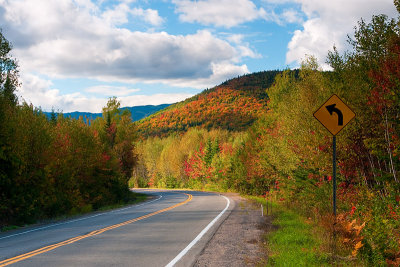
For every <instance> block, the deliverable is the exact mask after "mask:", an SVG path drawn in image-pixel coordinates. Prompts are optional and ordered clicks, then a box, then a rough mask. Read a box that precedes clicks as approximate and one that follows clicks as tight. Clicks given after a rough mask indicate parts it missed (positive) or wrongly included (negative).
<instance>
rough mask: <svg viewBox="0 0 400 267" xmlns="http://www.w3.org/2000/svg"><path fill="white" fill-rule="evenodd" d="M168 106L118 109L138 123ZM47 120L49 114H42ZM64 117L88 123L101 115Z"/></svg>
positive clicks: (67, 114)
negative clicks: (80, 119) (129, 114)
mask: <svg viewBox="0 0 400 267" xmlns="http://www.w3.org/2000/svg"><path fill="white" fill-rule="evenodd" d="M168 106H170V104H161V105H156V106H153V105H146V106H135V107H123V108H120V110H121V111H122V110H126V109H127V110H129V111H130V112H131V114H132V121H138V120H141V119H143V118H145V117H147V116H150V115H151V114H153V113H155V112H157V111H159V110H162V109H164V108H166V107H168ZM44 113H45V114H46V116H47V117H48V118H50V117H51V112H44ZM63 115H64V117H70V118H73V119H79V117H82V118H83V119H84V121H85V122H86V121H90V120H95V119H96V118H98V117H101V116H102V113H90V112H79V111H75V112H69V113H63Z"/></svg>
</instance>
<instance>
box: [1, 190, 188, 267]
mask: <svg viewBox="0 0 400 267" xmlns="http://www.w3.org/2000/svg"><path fill="white" fill-rule="evenodd" d="M184 194H185V195H187V196H188V198H187V199H186V200H185V201H183V202H180V203H178V204H175V205H173V206H171V207H168V208H165V209H162V210H158V211H155V212H152V213H149V214H147V215H144V216H141V217H138V218H135V219H132V220H129V221H125V222H122V223H118V224H114V225H111V226H108V227H105V228H102V229H99V230H95V231H92V232H90V233H88V234H86V235H81V236H77V237H73V238H70V239H68V240H65V241H62V242H59V243H56V244H53V245H50V246H46V247H42V248H39V249H36V250H33V251H31V252H28V253H25V254H21V255H19V256H16V257H13V258H9V259H6V260H3V261H0V267H2V266H7V265H10V264H13V263H16V262H19V261H22V260H26V259H29V258H31V257H33V256H36V255H39V254H42V253H45V252H47V251H51V250H53V249H56V248H59V247H62V246H66V245H69V244H72V243H75V242H77V241H79V240H82V239H85V238H87V237H91V236H95V235H99V234H102V233H104V232H106V231H109V230H112V229H115V228H118V227H121V226H124V225H127V224H130V223H133V222H137V221H140V220H143V219H146V218H149V217H151V216H154V215H156V214H159V213H162V212H165V211H168V210H172V209H174V208H176V207H179V206H181V205H183V204H186V203H188V202H189V201H191V200H192V198H193V196H192V195H191V194H186V193H184Z"/></svg>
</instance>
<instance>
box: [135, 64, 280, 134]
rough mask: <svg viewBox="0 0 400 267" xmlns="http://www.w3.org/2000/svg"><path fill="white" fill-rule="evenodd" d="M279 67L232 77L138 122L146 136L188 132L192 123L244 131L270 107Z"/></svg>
mask: <svg viewBox="0 0 400 267" xmlns="http://www.w3.org/2000/svg"><path fill="white" fill-rule="evenodd" d="M279 73H280V72H279V71H263V72H258V73H253V74H248V75H244V76H242V77H238V78H235V79H231V80H229V81H226V82H224V83H222V84H221V85H219V86H216V87H214V88H212V89H207V90H205V91H203V92H202V93H201V94H198V95H196V96H194V97H192V98H189V99H187V100H185V101H183V102H180V103H177V104H174V105H172V106H170V107H168V108H167V109H166V110H163V111H161V112H158V113H156V114H154V115H152V116H150V117H149V118H146V119H143V120H141V121H139V122H138V123H137V127H138V132H139V134H140V135H141V136H142V137H149V136H163V137H165V136H168V135H170V134H171V133H184V132H186V131H187V130H188V129H190V128H192V127H200V128H204V129H208V130H210V129H226V130H229V131H244V130H246V129H247V128H249V127H250V126H251V125H252V124H253V123H254V122H255V121H256V120H257V119H258V118H259V117H260V116H261V114H263V113H265V112H266V110H267V100H268V95H267V93H266V91H265V89H266V88H268V87H269V86H270V85H271V84H272V83H273V81H274V79H275V76H276V75H277V74H279Z"/></svg>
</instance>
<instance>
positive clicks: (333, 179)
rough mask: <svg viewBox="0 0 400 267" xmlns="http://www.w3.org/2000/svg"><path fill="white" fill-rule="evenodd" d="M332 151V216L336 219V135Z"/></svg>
mask: <svg viewBox="0 0 400 267" xmlns="http://www.w3.org/2000/svg"><path fill="white" fill-rule="evenodd" d="M332 150H333V156H332V161H333V162H332V166H333V167H332V183H333V215H335V218H336V135H334V136H333V140H332Z"/></svg>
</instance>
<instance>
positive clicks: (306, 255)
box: [248, 197, 364, 267]
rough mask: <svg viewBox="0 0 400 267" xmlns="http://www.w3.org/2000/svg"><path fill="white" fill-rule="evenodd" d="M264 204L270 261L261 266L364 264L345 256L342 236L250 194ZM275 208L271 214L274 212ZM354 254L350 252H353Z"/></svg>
mask: <svg viewBox="0 0 400 267" xmlns="http://www.w3.org/2000/svg"><path fill="white" fill-rule="evenodd" d="M248 198H249V199H252V200H253V201H256V202H258V203H261V204H262V205H263V206H264V214H265V215H266V216H270V217H271V218H272V225H271V227H269V228H268V229H266V233H265V234H264V250H266V254H268V258H267V260H264V261H262V262H260V266H307V267H308V266H363V265H364V264H363V263H362V262H360V261H358V259H357V258H355V257H346V256H344V255H345V254H346V252H347V251H344V250H346V248H345V247H343V246H342V245H341V242H340V240H341V237H336V238H334V236H333V233H330V232H329V231H327V229H326V228H324V227H323V226H322V225H319V224H317V223H315V222H314V221H312V220H311V219H307V218H304V217H302V216H301V215H299V214H297V213H296V212H295V211H293V210H290V209H288V208H286V207H284V206H282V205H280V204H277V203H271V202H268V212H269V213H268V214H267V209H266V207H267V202H266V201H265V199H264V198H260V197H248ZM271 210H272V213H271ZM350 256H351V253H350Z"/></svg>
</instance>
